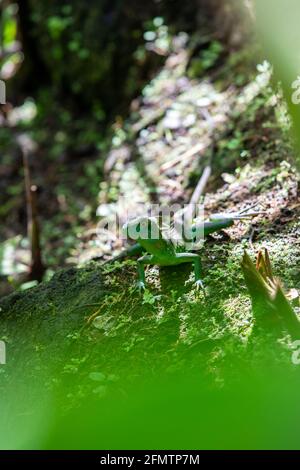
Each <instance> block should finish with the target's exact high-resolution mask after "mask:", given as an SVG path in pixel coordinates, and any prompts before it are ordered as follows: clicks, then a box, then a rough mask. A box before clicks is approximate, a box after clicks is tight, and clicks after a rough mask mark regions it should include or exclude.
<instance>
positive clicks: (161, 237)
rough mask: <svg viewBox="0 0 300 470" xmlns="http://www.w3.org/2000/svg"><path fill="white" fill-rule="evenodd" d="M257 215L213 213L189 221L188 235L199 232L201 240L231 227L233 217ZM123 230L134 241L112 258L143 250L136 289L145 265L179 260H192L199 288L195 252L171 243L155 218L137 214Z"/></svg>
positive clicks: (141, 282) (173, 263)
mask: <svg viewBox="0 0 300 470" xmlns="http://www.w3.org/2000/svg"><path fill="white" fill-rule="evenodd" d="M258 214H261V212H248V213H244V212H240V213H227V214H226V213H225V214H214V215H212V216H210V218H209V220H208V221H205V222H198V223H194V224H191V226H190V230H189V234H188V238H190V237H192V238H194V239H196V238H197V237H198V236H199V234H201V236H202V238H203V239H205V238H206V237H207V235H209V234H211V233H214V232H217V231H219V230H222V229H224V228H227V227H231V226H232V225H233V224H234V222H235V221H236V220H243V219H250V218H251V217H255V216H257V215H258ZM123 231H124V232H125V234H126V235H127V236H128V237H129V238H132V239H134V240H135V241H136V242H137V243H136V244H135V245H134V246H133V247H131V248H130V249H129V251H127V252H125V253H123V254H121V255H120V256H119V257H117V258H115V259H121V258H124V257H126V256H129V255H137V254H141V253H143V252H146V254H145V255H144V256H142V257H140V258H138V260H137V266H138V284H137V285H138V287H139V289H140V290H144V289H145V265H158V266H176V265H179V264H183V263H192V264H193V265H194V273H195V285H196V288H197V289H199V288H203V282H202V280H201V259H200V256H199V254H197V253H193V252H187V251H183V250H182V247H180V246H178V244H177V243H176V244H174V243H173V241H172V238H171V237H169V236H168V235H166V234H165V233H164V231H163V230H162V229H161V228H160V226H159V223H158V219H156V218H155V217H147V216H141V217H137V218H135V219H133V220H131V221H129V222H127V223H126V224H125V225H124V227H123ZM132 234H134V236H132ZM175 245H177V246H175ZM183 246H184V243H183Z"/></svg>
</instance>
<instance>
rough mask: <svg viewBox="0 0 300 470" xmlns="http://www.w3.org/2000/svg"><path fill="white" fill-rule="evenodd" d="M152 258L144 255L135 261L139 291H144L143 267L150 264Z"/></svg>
mask: <svg viewBox="0 0 300 470" xmlns="http://www.w3.org/2000/svg"><path fill="white" fill-rule="evenodd" d="M152 261H153V256H152V255H145V256H142V257H141V258H139V259H138V260H137V267H138V278H139V279H138V282H137V286H138V288H139V290H140V291H142V290H145V284H146V280H145V265H146V264H152Z"/></svg>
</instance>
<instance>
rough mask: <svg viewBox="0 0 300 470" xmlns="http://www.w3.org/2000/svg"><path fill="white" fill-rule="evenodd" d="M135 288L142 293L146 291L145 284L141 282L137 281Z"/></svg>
mask: <svg viewBox="0 0 300 470" xmlns="http://www.w3.org/2000/svg"><path fill="white" fill-rule="evenodd" d="M136 288H137V289H138V290H139V291H140V292H141V293H142V292H144V290H145V289H146V286H145V283H144V282H143V281H138V282H137V283H136Z"/></svg>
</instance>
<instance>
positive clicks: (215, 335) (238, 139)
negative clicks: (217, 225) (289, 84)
mask: <svg viewBox="0 0 300 470" xmlns="http://www.w3.org/2000/svg"><path fill="white" fill-rule="evenodd" d="M210 47H211V48H212V49H213V50H214V48H215V47H216V46H210ZM210 52H211V53H212V51H210ZM254 63H255V60H254V59H253V58H252V59H251V60H249V57H248V56H247V55H245V52H244V51H243V50H242V51H236V52H234V53H232V54H231V55H230V56H229V57H227V58H226V60H225V61H224V63H221V64H219V65H218V66H216V67H213V68H212V71H211V72H207V73H206V74H204V77H203V79H197V78H193V76H192V73H191V62H190V57H189V54H188V51H187V50H186V49H185V48H183V47H179V49H178V51H175V52H174V53H173V54H172V55H171V56H170V57H169V58H168V59H167V61H166V64H165V66H164V68H163V69H162V70H161V71H160V72H159V74H157V76H156V77H154V78H153V80H152V81H151V82H150V83H149V85H148V86H147V87H146V88H145V89H144V91H143V93H142V96H141V97H140V98H138V99H137V100H135V102H134V103H133V104H132V113H131V116H130V118H129V119H128V120H127V121H126V122H120V123H118V124H117V125H116V128H115V135H114V136H113V139H112V142H113V148H112V149H111V151H110V152H109V153H108V156H107V159H106V163H105V166H104V170H105V172H106V174H107V175H108V177H107V178H106V179H105V181H104V182H103V183H102V186H101V192H100V196H99V205H98V209H97V214H98V216H99V217H100V218H101V217H102V218H105V219H106V220H108V221H109V217H113V216H115V215H116V214H117V216H118V217H119V219H120V221H121V222H122V221H123V220H122V217H123V212H122V211H123V210H124V206H123V201H124V200H125V201H130V211H131V213H135V212H137V213H138V211H139V210H140V207H141V205H144V204H149V203H155V202H157V201H159V202H160V203H162V204H170V203H175V202H179V203H181V204H183V203H187V202H188V201H189V198H190V196H191V194H192V192H193V189H194V187H195V185H196V184H197V181H198V179H199V177H200V176H201V173H202V170H203V168H204V166H205V165H206V164H207V163H208V162H210V163H211V164H212V168H213V173H212V177H211V179H210V181H209V184H208V187H207V191H206V193H205V197H204V208H205V213H206V215H209V214H212V213H214V212H223V211H226V212H229V211H239V210H244V209H247V208H250V207H252V206H253V205H255V210H257V211H258V212H259V211H264V214H260V215H258V216H257V217H255V218H254V219H253V220H252V221H250V222H249V221H247V222H238V223H236V224H235V225H234V227H232V228H230V229H226V230H224V231H222V232H220V233H219V234H217V235H214V236H211V237H210V238H209V239H208V240H207V242H206V243H205V247H204V249H203V252H202V253H201V256H202V262H203V281H204V284H205V289H206V296H204V294H203V292H198V291H196V289H195V288H194V287H193V285H192V276H193V274H192V271H191V267H190V266H184V267H182V266H181V267H180V269H178V268H173V267H172V268H163V269H159V268H158V267H149V268H148V269H147V271H146V278H147V290H146V291H145V293H144V294H139V293H138V292H136V291H135V289H134V286H135V282H136V262H135V260H126V261H123V262H114V263H113V262H111V263H107V264H105V265H103V266H102V265H101V260H107V259H109V258H111V257H112V256H113V255H114V254H117V253H118V252H120V251H121V250H122V248H123V245H122V242H121V241H120V240H119V239H118V237H117V236H116V234H113V233H110V234H109V235H108V236H107V233H102V232H101V233H100V234H99V231H97V227H96V225H94V226H90V227H89V229H88V230H86V231H85V233H84V234H83V235H82V237H81V239H80V243H79V246H78V248H77V250H78V251H77V255H76V256H77V261H78V262H79V266H78V267H71V268H69V269H66V270H62V271H61V272H59V273H57V274H55V275H54V276H53V277H52V279H51V280H50V281H49V282H45V283H42V284H41V285H39V286H37V287H34V288H32V289H30V290H28V291H26V292H16V293H14V294H12V295H11V296H9V297H6V298H4V299H3V300H2V301H1V303H0V306H1V317H0V324H1V338H2V339H3V340H5V342H6V344H7V351H8V352H7V355H8V359H9V361H8V364H7V366H6V368H3V369H1V370H0V372H1V375H2V377H3V384H6V385H7V384H8V385H9V384H11V385H12V384H13V378H15V377H16V375H17V376H18V379H19V380H20V383H23V385H21V387H22V386H24V384H25V385H26V384H28V383H31V384H35V385H36V388H37V392H36V394H37V395H38V393H39V392H38V390H40V387H41V384H43V385H42V387H43V390H44V391H45V392H46V395H47V396H48V394H49V393H52V391H53V390H56V391H57V390H59V392H58V394H59V395H60V399H62V401H63V403H64V407H66V408H68V409H69V408H72V407H73V406H76V403H78V401H79V400H81V399H82V397H85V398H84V399H85V400H86V399H87V398H86V397H89V396H90V397H93V399H94V398H95V397H96V398H97V399H103V398H104V397H106V396H107V395H110V394H116V396H119V397H121V396H123V395H124V394H126V393H128V387H130V386H129V384H131V385H132V384H134V383H135V381H136V379H137V378H139V377H144V378H145V376H147V377H148V376H150V377H155V376H156V375H157V374H158V375H159V374H162V373H167V374H169V375H170V377H172V378H173V379H174V377H175V378H176V377H177V374H179V373H180V374H182V372H183V371H184V373H185V374H188V373H189V372H192V373H194V374H195V375H196V377H198V378H201V377H202V378H203V377H205V380H208V382H209V384H210V385H211V386H213V387H215V386H216V387H222V386H223V385H224V383H226V380H233V381H234V380H236V375H237V371H239V370H241V369H245V368H246V369H247V370H248V371H250V370H251V368H255V367H257V363H256V362H255V361H256V360H257V357H258V356H259V353H258V352H257V349H258V348H256V347H253V344H252V343H251V341H250V340H251V334H252V330H253V324H254V322H255V318H253V314H252V311H251V302H250V297H249V294H248V292H247V289H246V286H245V281H244V279H243V275H242V271H241V260H242V256H243V252H244V250H245V249H246V250H247V252H248V253H249V254H250V256H251V258H252V259H253V260H254V259H255V256H256V255H257V253H258V251H259V250H260V249H262V248H267V249H268V251H269V254H270V258H271V262H272V265H273V267H274V272H275V274H276V275H277V276H278V277H279V278H280V279H281V280H282V283H283V285H284V288H285V290H286V291H287V292H288V291H290V290H291V289H293V290H294V292H299V289H300V271H299V254H300V248H299V231H300V224H299V221H298V217H297V215H298V214H299V213H300V194H299V191H298V177H297V174H296V171H295V168H294V166H293V148H292V145H291V141H290V138H289V134H288V119H287V116H286V110H285V106H284V104H283V102H282V98H281V96H280V91H279V90H278V91H276V92H275V91H274V89H272V88H271V84H270V80H271V69H270V66H269V65H268V64H267V63H266V62H264V63H262V64H261V65H260V66H258V68H256V66H254V65H253V64H254ZM187 71H190V72H189V73H187ZM124 221H125V220H124ZM93 258H99V260H98V261H90V260H91V259H93ZM87 262H88V263H87ZM187 281H190V282H187ZM294 308H295V311H296V312H298V311H300V309H299V297H298V294H297V295H294ZM272 341H273V342H272V343H271V348H270V349H271V351H269V352H268V355H267V357H265V356H264V354H261V358H260V360H261V361H262V362H264V361H267V363H268V366H269V367H270V368H276V367H277V364H278V363H282V364H284V365H285V367H287V368H288V369H290V370H292V372H293V373H296V369H297V367H296V366H294V365H292V363H291V360H290V357H291V349H290V344H291V339H290V337H289V335H288V334H287V332H286V331H282V335H281V337H280V338H279V339H278V338H277V339H276V340H275V339H274V338H273V339H272ZM250 343H251V347H250V346H249V345H250ZM257 344H258V343H257ZM249 347H250V349H249ZM249 351H250V353H249ZM249 373H250V372H249ZM201 380H202V379H201ZM6 385H5V386H6ZM12 387H13V385H12ZM33 388H34V387H33ZM62 395H64V398H62ZM66 397H67V399H66ZM35 399H36V395H35V394H34V392H32V397H31V398H30V400H29V401H30V402H31V401H32V400H35ZM20 408H22V406H21V405H20Z"/></svg>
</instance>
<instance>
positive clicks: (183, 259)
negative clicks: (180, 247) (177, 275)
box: [176, 253, 204, 290]
mask: <svg viewBox="0 0 300 470" xmlns="http://www.w3.org/2000/svg"><path fill="white" fill-rule="evenodd" d="M176 258H177V260H178V261H179V263H178V264H181V263H193V264H194V273H195V284H196V288H197V289H199V288H201V289H203V290H204V286H203V282H202V280H201V259H200V256H199V255H197V254H196V253H177V254H176Z"/></svg>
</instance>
